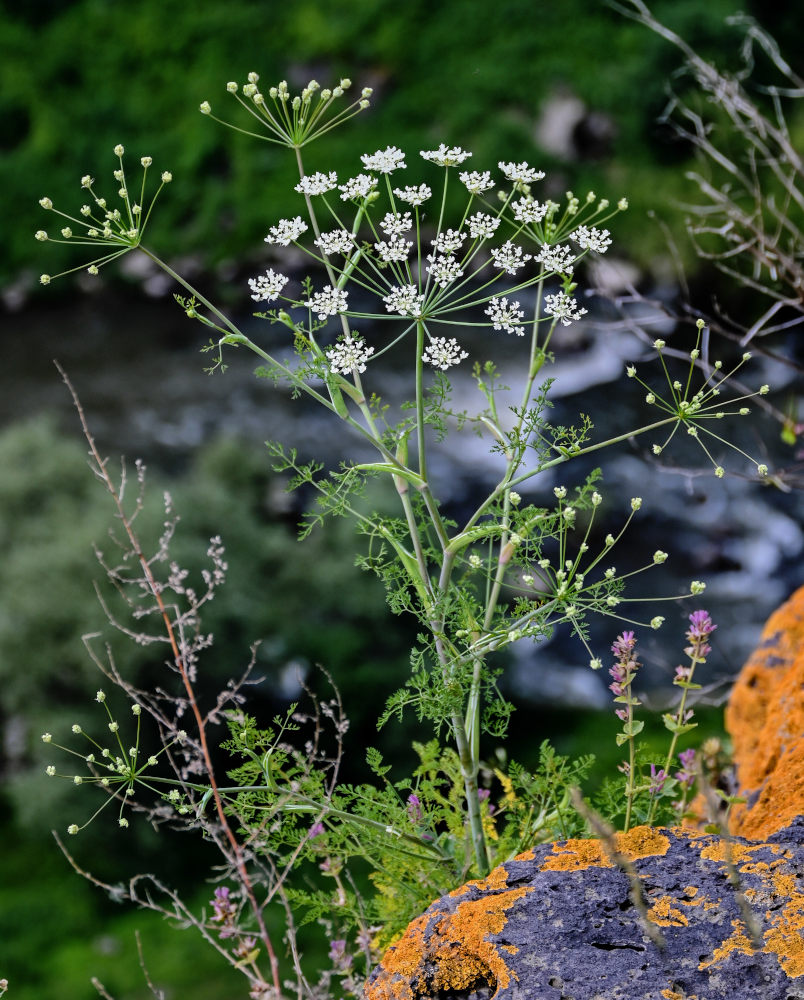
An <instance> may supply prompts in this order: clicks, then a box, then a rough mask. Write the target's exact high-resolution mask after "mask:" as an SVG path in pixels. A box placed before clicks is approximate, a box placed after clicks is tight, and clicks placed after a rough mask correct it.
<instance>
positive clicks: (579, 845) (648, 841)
mask: <svg viewBox="0 0 804 1000" xmlns="http://www.w3.org/2000/svg"><path fill="white" fill-rule="evenodd" d="M614 842H615V846H616V848H617V851H618V853H619V854H622V855H623V857H625V858H626V859H627V860H628V861H636V859H637V858H650V857H653V856H655V855H657V854H666V853H667V851H668V849H669V847H670V841H669V840H668V839H667V837H666V836H665V835H664V834H663V833H662V831H661V830H658V829H655V828H654V827H651V826H635V827H634V828H633V830H629V831H628V833H616V834H615V835H614ZM613 866H614V863H613V861H612V860H611V858H610V857H609V851H608V849H607V847H606V845H605V844H604V843H603V842H602V841H600V840H594V839H593V840H565V841H563V842H561V843H556V844H553V853H552V854H548V856H547V857H546V858H545V859H544V861H543V862H542V868H541V870H542V871H572V872H574V871H581V870H582V869H584V868H612V867H613Z"/></svg>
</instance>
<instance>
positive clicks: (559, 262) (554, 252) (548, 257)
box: [536, 243, 575, 274]
mask: <svg viewBox="0 0 804 1000" xmlns="http://www.w3.org/2000/svg"><path fill="white" fill-rule="evenodd" d="M536 260H538V261H540V262H541V263H542V264H544V267H545V270H546V271H555V272H556V274H572V265H573V262H574V260H575V254H574V253H573V252H572V250H571V249H570V248H569V247H562V246H549V245H548V244H546V243H545V245H544V246H543V247H542V248H541V250H540V251H539V253H538V254H537V255H536Z"/></svg>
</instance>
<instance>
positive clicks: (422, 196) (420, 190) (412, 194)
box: [394, 184, 433, 207]
mask: <svg viewBox="0 0 804 1000" xmlns="http://www.w3.org/2000/svg"><path fill="white" fill-rule="evenodd" d="M432 193H433V192H432V191H431V190H430V188H429V187H428V186H427V185H426V184H418V185H413V186H411V185H408V186H407V187H404V188H394V194H395V195H396V196H397V198H399V200H400V201H404V202H407V204H408V205H412V206H413V207H416V206H417V205H421V204H422V203H423V202H425V201H427V199H428V198H429V197H430V196H431V195H432Z"/></svg>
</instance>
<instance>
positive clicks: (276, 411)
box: [0, 291, 804, 706]
mask: <svg viewBox="0 0 804 1000" xmlns="http://www.w3.org/2000/svg"><path fill="white" fill-rule="evenodd" d="M644 318H645V321H646V322H647V323H649V324H652V325H651V327H650V328H651V331H652V335H654V336H656V335H662V336H667V334H668V331H667V330H666V329H664V328H663V327H662V323H663V322H665V321H664V320H663V318H662V317H661V316H659V315H658V314H656V315H646V316H645V317H644ZM241 322H242V323H243V325H244V328H245V329H246V330H247V331H248V332H249V333H250V335H252V336H253V337H254V338H255V339H257V340H259V342H261V343H263V344H265V345H266V347H268V345H270V349H271V350H273V351H275V352H277V353H278V354H283V353H284V354H289V353H290V345H289V343H287V340H286V339H285V334H286V331H284V329H283V328H278V327H277V328H271V327H269V326H268V325H267V324H264V323H262V322H261V321H258V320H254V319H251V318H246V319H241ZM2 331H3V332H2V339H3V348H4V360H5V364H4V365H3V366H2V368H0V423H2V425H9V424H10V423H12V422H14V421H17V420H20V419H23V418H26V417H29V416H31V415H33V414H36V413H40V412H44V411H46V412H49V413H51V414H54V415H55V417H56V419H57V420H58V422H59V424H60V426H61V427H62V428H63V429H64V430H66V431H67V432H68V433H70V434H74V435H76V436H78V434H79V429H78V425H77V421H76V418H75V415H74V413H72V410H71V406H70V401H69V398H68V395H67V393H66V391H65V388H64V386H63V385H62V384H61V381H60V379H59V376H58V374H57V372H56V370H55V368H54V367H53V365H52V359H53V358H58V360H59V361H60V362H61V364H62V365H63V366H64V368H65V369H66V370H67V372H68V374H69V375H70V377H71V379H72V380H73V382H74V384H75V387H76V389H77V391H78V393H79V395H80V397H81V399H82V402H83V405H84V407H85V410H86V413H87V416H88V418H89V420H90V423H91V426H92V428H93V431H94V433H95V435H96V437H97V439H98V441H99V443H100V445H101V448H102V450H103V451H104V452H105V453H106V454H111V455H116V454H118V453H119V454H125V455H126V456H127V457H128V458H129V459H133V458H135V457H142V458H144V459H145V460H146V462H149V463H152V464H153V463H155V464H157V465H159V466H162V467H164V468H166V469H168V470H173V471H176V470H180V469H181V467H182V466H183V464H184V463H185V462H186V461H187V459H188V457H189V456H190V455H191V454H192V453H194V452H195V451H196V450H197V449H198V448H200V447H202V446H203V445H204V443H205V442H207V441H209V440H211V439H212V438H214V437H215V436H217V435H224V436H229V437H235V438H240V439H245V440H248V441H252V442H263V441H265V440H266V439H268V438H276V439H279V440H281V441H283V442H284V443H287V444H289V445H292V446H294V447H296V448H298V450H299V453H300V455H301V456H302V457H303V458H310V457H317V458H320V459H322V460H324V461H326V462H327V463H329V464H332V465H334V464H336V463H337V462H338V461H339V460H340V459H341V458H360V459H362V460H367V459H371V458H372V457H373V455H372V452H371V450H370V448H369V446H367V445H366V444H365V443H364V442H362V441H360V440H359V439H357V438H356V437H351V436H350V435H348V434H347V433H346V432H345V431H344V429H343V427H341V426H340V425H339V424H338V422H336V421H335V420H334V419H331V418H330V416H329V414H327V413H325V412H323V411H320V410H319V409H317V408H316V406H315V404H313V403H310V402H308V401H307V400H306V399H305V398H303V397H302V398H299V399H296V400H293V399H291V398H290V394H289V393H288V392H287V391H285V390H283V389H281V388H280V389H277V388H275V387H274V386H273V385H272V384H271V383H270V382H269V381H267V380H264V379H256V378H254V376H253V369H254V367H255V365H254V361H253V357H252V356H250V355H247V354H246V352H245V351H243V350H239V351H230V352H229V357H228V359H227V360H228V362H229V365H230V367H229V369H228V370H227V371H226V373H225V374H224V375H220V374H216V375H214V376H212V377H209V376H207V375H205V374H204V372H203V367H204V365H205V364H206V363H207V361H206V356H205V355H201V354H199V353H197V352H198V348H199V346H200V345H201V344H202V342H203V341H202V337H203V332H204V331H203V329H202V328H201V327H200V326H198V324H193V323H190V322H189V321H187V320H186V319H185V317H184V315H183V313H182V312H181V311H180V310H178V309H175V308H173V309H171V307H170V305H169V304H167V303H166V302H165V301H155V300H149V299H144V298H142V297H141V296H140V295H139V294H137V293H131V296H130V297H127V296H123V297H122V298H121V297H120V295H119V294H117V293H116V295H115V297H114V298H113V299H112V298H111V297H110V294H109V293H108V292H105V291H101V292H99V293H97V294H95V295H93V296H91V297H84V298H80V299H78V300H70V301H69V302H67V303H64V304H61V303H60V304H57V305H54V304H52V303H45V302H42V301H41V300H40V301H39V302H38V303H37V304H36V305H35V306H33V307H31V308H29V309H28V310H27V311H26V312H25V313H20V314H17V315H12V316H6V317H5V318H4V319H3V323H2ZM562 332H563V331H562ZM488 336H489V333H488V332H484V333H483V334H482V335H481V334H478V333H477V332H475V333H474V335H472V334H471V332H470V334H469V335H467V336H463V335H462V336H461V340H462V344H463V346H464V347H465V348H466V349H467V350H469V351H470V355H471V357H473V358H481V359H482V358H483V355H482V354H481V353H480V349H481V347H482V338H483V337H485V338H487V337H488ZM494 336H495V337H497V338H499V339H498V341H497V342H496V343H495V346H494V355H495V359H497V360H498V363H499V368H500V372H501V381H502V382H503V383H504V384H506V385H508V386H510V387H511V389H512V393H511V399H512V402H513V401H517V402H518V399H519V391H520V386H521V384H522V380H523V375H524V372H523V362H522V358H521V352H522V350H523V342H522V341H521V340H519V338H516V337H512V336H509V335H506V334H503V333H500V334H495V335H494ZM283 340H284V343H283ZM555 347H556V365H555V366H554V367H553V369H552V371H551V372H550V374H551V375H553V376H555V377H556V386H555V388H554V389H553V390H552V391H551V394H550V398H551V399H552V401H553V402H554V404H555V409H554V410H552V411H551V420H552V421H553V422H555V423H560V422H563V423H570V422H572V421H573V420H575V419H576V417H577V414H578V412H579V410H582V411H583V412H585V413H589V414H590V415H591V416H592V418H593V420H594V423H595V431H594V436H595V438H596V439H602V438H605V437H607V436H611V435H614V434H618V433H622V432H623V431H625V430H627V429H628V428H629V427H634V426H636V425H638V423H639V421H640V419H641V418H640V414H641V413H642V411H644V404H643V401H642V396H643V394H644V393H643V392H642V390H640V388H639V386H637V385H636V384H635V383H634V382H632V381H631V380H628V379H625V378H623V369H624V365H625V363H626V362H633V361H638V359H639V358H641V357H642V356H643V355H644V353H645V346H644V344H643V343H641V342H640V341H639V340H637V339H636V337H635V336H634V335H633V334H632V333H629V332H627V331H625V330H623V329H621V328H609V327H607V326H604V325H600V324H599V323H597V322H596V321H595V319H594V318H587V319H586V320H584V322H583V324H577V325H575V326H573V327H571V328H570V330H569V331H567V332H566V333H565V335H564V336H563V337H560V338H559V339H558V340H557V342H556V345H555ZM386 359H387V360H386ZM398 359H399V355H397V356H396V357H394V356H393V355H392V354H391V355H386V356H385V357H383V358H382V359H380V362H379V363H378V364H376V365H373V366H372V367H371V368H370V369H369V372H370V378H371V382H370V383H367V387H368V388H369V389H370V390H372V391H374V390H376V391H378V392H379V393H380V394H381V395H382V397H383V399H384V400H385V401H387V402H388V403H390V404H391V406H392V407H397V406H398V405H399V403H400V402H401V401H402V400H404V399H405V397H406V396H407V395H408V390H409V384H408V382H407V377H406V376H405V375H402V374H401V371H400V369H399V368H398V367H397V365H398V364H399V360H398ZM468 365H469V362H464V368H463V370H462V371H461V377H460V378H456V379H454V382H455V395H454V398H453V406H454V408H455V409H456V410H462V409H464V408H472V407H474V406H475V405H476V402H477V394H476V390H475V389H474V385H473V382H472V380H471V378H469V368H468ZM647 370H648V369H647V367H646V369H645V371H646V372H647ZM787 377H788V375H787V373H785V372H784V371H783V370H774V371H769V368H768V363H767V362H766V361H764V360H763V359H757V363H756V367H755V368H753V369H751V370H750V371H749V373H748V374H747V375H746V379H747V380H748V381H750V383H751V384H752V385H757V386H758V385H759V384H760V383H761V382H763V381H770V382H771V383H772V384H773V385H775V386H776V385H778V384H779V382H780V380H781V381H783V380H784V379H786V378H787ZM719 429H720V428H719ZM743 440H745V442H746V444H747V447H748V450H750V451H751V452H752V453H754V454H757V455H758V456H759V457H761V459H762V460H763V461H765V462H767V464H768V465H769V466H770V467H771V469H773V468H774V467H775V466H777V465H779V464H785V463H788V464H789V463H790V462H791V461H792V457H793V456H792V451H791V449H790V448H789V447H787V446H784V445H782V444H781V442H780V441H779V428H778V425H776V424H773V423H772V422H771V421H769V420H768V419H765V418H763V417H762V415H761V414H760V415H758V417H757V419H756V421H754V423H753V428H752V430H751V432H750V433H749V434H748V435H747V437H746V438H744V439H743ZM651 443H652V441H650V440H647V438H640V439H637V440H632V441H630V442H624V443H623V444H622V445H619V446H618V447H617V448H616V449H612V450H611V451H610V452H609V453H608V454H607V455H604V454H598V455H595V456H592V458H593V459H594V461H590V462H586V463H585V464H584V463H583V462H577V463H573V464H572V465H571V466H568V467H567V468H566V471H564V470H563V469H562V470H558V471H559V472H560V473H562V474H561V475H560V478H557V476H556V470H554V471H553V472H552V473H547V474H543V475H542V476H541V477H539V478H538V481H537V482H535V483H534V484H533V486H531V487H530V488H528V489H522V490H521V492H522V494H523V497H524V499H525V500H526V501H534V502H543V503H550V502H551V501H552V493H551V491H552V487H553V486H554V485H556V484H557V483H559V482H561V483H564V484H565V485H566V486H567V487H568V489H570V490H571V489H572V487H573V486H574V485H575V484H576V483H579V482H580V481H582V477H583V475H584V474H585V472H586V471H588V470H589V469H591V468H593V467H594V465H595V464H596V463H597V462H600V463H601V464H602V465H603V466H604V470H605V473H606V475H605V480H604V483H603V486H602V487H601V492H602V493H603V494H604V496H605V500H606V502H605V505H604V508H603V509H604V511H605V513H606V516H607V517H608V521H607V522H605V523H603V524H601V528H602V531H601V533H600V536H599V537H600V538H602V536H603V535H604V534H605V533H606V532H607V531H609V530H613V531H615V532H616V530H617V528H618V527H619V525H620V524H621V523H622V521H623V520H624V519H625V517H626V516H627V512H628V500H629V498H630V497H631V496H641V497H643V500H644V503H643V508H642V510H641V511H640V513H639V515H637V518H636V519H635V521H634V523H633V525H632V528H631V530H630V531H629V532H628V533H627V535H626V536H625V538H624V539H623V542H622V543H620V544H619V545H618V547H617V550H616V556H614V557H613V560H612V561H614V562H616V565H617V567H618V570H622V569H625V568H629V567H631V568H633V567H636V566H638V565H642V564H644V563H646V562H650V559H651V556H652V554H653V552H654V551H655V550H656V549H658V548H661V549H665V550H667V551H669V552H670V555H671V558H670V559H669V560H668V562H667V563H665V564H664V565H663V566H660V567H657V568H656V569H655V570H652V571H651V572H650V573H649V574H646V575H645V576H641V577H638V578H637V583H636V587H635V596H638V597H639V598H641V599H646V598H647V597H648V596H649V595H653V594H656V595H660V594H677V593H681V592H683V591H684V590H686V588H687V586H688V584H689V581H690V580H691V579H704V580H706V581H707V584H708V590H707V592H706V594H705V595H704V597H703V598H699V599H698V600H697V601H696V602H695V603H694V604H691V603H690V602H686V603H685V604H684V605H683V606H679V605H676V604H662V605H657V604H654V603H652V602H648V603H646V604H642V605H636V606H633V607H632V609H631V613H633V615H634V617H635V618H638V619H640V620H642V621H647V620H649V619H650V618H651V617H652V616H654V615H656V614H663V615H665V616H666V618H667V622H666V624H665V626H664V628H663V629H662V630H661V631H660V632H657V633H654V632H651V631H650V630H645V629H642V630H640V634H641V637H642V639H643V646H642V648H643V656H644V658H645V659H646V660H647V661H649V662H651V663H652V671H651V672H650V673H649V674H648V675H646V680H647V679H650V682H651V683H652V684H654V685H656V684H661V685H662V686H664V687H665V689H666V686H667V685H668V684H669V680H670V678H671V677H672V675H673V670H674V668H675V665H676V663H677V662H679V658H680V656H681V647H682V636H683V631H684V629H685V622H686V618H685V615H686V614H687V613H688V612H689V611H690V610H692V608H693V607H700V606H704V607H706V608H708V609H709V610H710V612H711V613H712V615H713V617H714V619H715V621H716V622H718V623H719V626H720V627H719V630H718V633H717V642H716V643H715V644H714V645H715V652H714V654H713V656H712V657H711V659H710V663H709V664H707V675H706V677H705V678H704V679H705V680H706V682H707V683H708V684H711V685H712V691H711V697H712V698H713V699H719V698H721V697H722V695H723V693H724V692H725V689H726V684H727V682H728V680H729V679H730V678H731V677H733V675H734V673H735V672H736V671H737V670H738V669H739V667H740V665H741V663H742V662H743V660H744V659H745V656H746V655H747V653H748V652H749V651H750V649H751V648H752V646H753V645H754V643H755V641H756V639H757V636H758V634H759V631H760V629H761V626H762V624H763V622H764V620H765V619H766V618H767V616H768V614H769V613H770V612H771V611H772V610H773V609H774V608H775V607H776V606H777V605H778V604H779V603H780V602H781V601H782V600H784V598H785V597H786V596H787V595H788V594H789V593H790V592H791V591H792V590H793V589H794V588H795V587H796V586H798V585H800V584H801V583H802V582H804V569H802V562H801V552H802V548H804V534H803V533H802V513H804V510H803V509H802V501H801V494H800V492H796V491H792V492H789V493H783V492H781V491H779V490H777V489H775V488H773V487H769V486H762V485H760V484H758V483H757V482H756V480H755V477H754V476H753V474H752V471H751V467H750V466H749V465H748V463H747V462H745V461H744V460H743V459H742V458H740V456H738V455H736V454H731V455H729V454H727V453H725V452H724V453H723V454H720V453H718V455H719V457H720V458H722V459H723V464H724V465H725V466H726V468H727V469H728V470H730V471H732V472H735V473H736V475H734V476H727V478H726V479H725V480H717V479H716V478H715V477H714V475H713V473H712V470H711V467H709V466H708V465H707V464H705V460H704V458H703V455H702V454H700V453H696V452H690V451H688V450H686V442H684V441H681V442H679V443H680V445H681V446H682V449H684V450H682V451H681V452H675V453H674V452H673V451H672V449H671V450H670V452H669V454H668V458H667V464H666V465H664V464H663V465H658V464H657V463H656V462H655V461H653V460H652V459H650V458H649V457H648V456H649V452H650V444H651ZM763 449H767V452H766V451H763ZM266 461H267V458H266ZM497 461H498V456H496V455H494V454H490V452H489V441H488V440H487V439H480V438H478V437H476V436H475V435H474V434H473V433H472V432H471V430H468V429H465V430H464V431H462V432H461V434H460V435H458V436H456V437H450V438H449V439H448V440H447V442H446V443H445V444H444V445H441V446H439V445H436V457H435V458H434V459H433V461H432V463H431V469H432V477H433V480H434V486H435V491H436V494H437V495H439V496H441V497H443V498H444V499H445V501H446V502H447V503H448V505H449V510H450V514H451V516H454V517H455V518H456V519H457V520H458V521H460V519H461V517H462V516H465V515H466V514H468V513H469V512H470V511H471V510H472V509H473V506H474V503H473V499H474V498H476V497H477V496H478V495H479V494H480V491H481V490H482V489H483V488H484V487H487V486H488V485H489V484H492V483H493V482H494V481H495V476H496V471H497V469H498V465H497ZM676 463H677V464H676ZM685 463H689V464H688V465H687V464H685ZM54 489H58V484H54ZM223 528H224V526H222V530H223ZM593 551H594V549H593ZM624 613H626V614H628V613H629V611H628V609H625V612H624ZM622 627H623V626H622V624H621V623H618V622H616V621H607V622H602V623H598V624H596V625H595V627H594V629H593V632H592V642H593V644H594V648H595V650H596V652H597V653H598V655H602V656H604V657H605V655H606V653H607V651H608V646H609V645H610V644H611V641H612V639H613V638H614V636H615V635H616V633H617V632H618V631H619V630H621V628H622ZM536 659H538V662H539V667H538V669H537V670H534V669H533V665H534V662H535V660H536ZM587 659H588V657H587V655H586V654H585V652H584V650H583V648H582V647H581V646H580V644H579V643H578V642H577V641H576V640H571V639H569V637H568V636H566V635H562V634H559V635H558V636H556V637H555V638H554V639H553V640H552V641H551V642H550V643H547V644H545V645H544V646H543V647H542V648H540V649H538V650H536V649H534V647H533V645H532V644H530V643H523V644H522V646H521V648H514V650H513V663H512V667H511V669H510V671H509V674H508V676H507V684H508V685H511V686H513V687H515V689H516V691H517V695H518V697H525V698H529V699H533V700H534V701H538V702H543V701H552V702H559V703H565V704H586V705H590V706H591V705H602V704H605V703H606V702H607V701H608V695H607V692H606V689H605V678H604V676H602V675H597V674H593V673H591V672H590V671H589V670H588V667H587V666H586V661H587Z"/></svg>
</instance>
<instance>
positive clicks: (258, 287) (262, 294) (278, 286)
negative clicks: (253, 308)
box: [248, 267, 290, 302]
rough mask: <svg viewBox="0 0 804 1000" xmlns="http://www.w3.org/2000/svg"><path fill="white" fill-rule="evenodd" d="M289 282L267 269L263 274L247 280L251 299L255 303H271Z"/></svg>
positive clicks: (287, 279) (283, 276) (282, 276)
mask: <svg viewBox="0 0 804 1000" xmlns="http://www.w3.org/2000/svg"><path fill="white" fill-rule="evenodd" d="M289 280H290V279H289V278H286V277H285V275H284V274H279V273H278V272H277V271H274V270H273V269H272V268H270V267H269V268H268V270H267V271H266V272H265V274H260V275H258V276H257V277H256V278H249V279H248V285H249V288H250V289H251V297H252V299H254V301H255V302H273V301H274V299H276V298H277V297H278V296H279V293H280V292H281V291H282V289H283V288H284V287H285V285H286V284H287V283H288V281H289Z"/></svg>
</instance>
